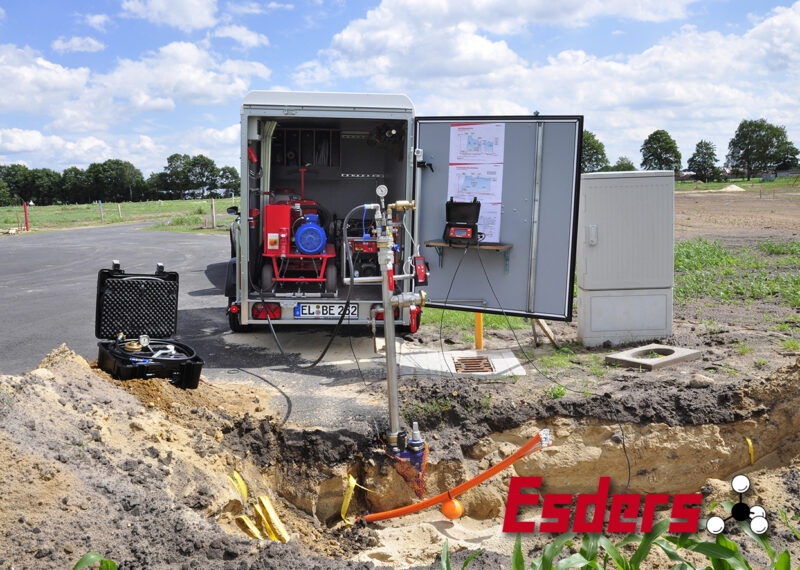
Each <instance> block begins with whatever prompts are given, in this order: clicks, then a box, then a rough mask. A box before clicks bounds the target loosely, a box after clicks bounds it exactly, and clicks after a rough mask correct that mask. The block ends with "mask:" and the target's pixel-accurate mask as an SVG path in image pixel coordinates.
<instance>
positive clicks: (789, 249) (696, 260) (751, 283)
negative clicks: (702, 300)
mask: <svg viewBox="0 0 800 570" xmlns="http://www.w3.org/2000/svg"><path fill="white" fill-rule="evenodd" d="M697 297H713V298H716V299H718V300H720V301H726V302H735V301H739V302H748V301H752V300H756V299H765V298H768V297H774V298H776V299H778V300H779V302H780V303H781V304H785V305H788V306H790V307H800V241H784V242H774V241H765V242H761V243H759V244H758V246H757V247H756V248H755V249H749V248H738V249H729V248H726V247H725V246H723V245H722V244H720V243H719V242H716V241H708V240H705V239H703V238H697V239H693V240H690V241H681V242H677V243H676V244H675V299H676V300H677V301H679V302H682V301H687V300H689V299H692V298H697Z"/></svg>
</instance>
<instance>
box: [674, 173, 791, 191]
mask: <svg viewBox="0 0 800 570" xmlns="http://www.w3.org/2000/svg"><path fill="white" fill-rule="evenodd" d="M794 179H795V177H794V176H788V177H786V178H776V179H775V180H773V181H772V182H761V178H760V177H757V176H754V177H753V178H751V179H750V180H749V181H748V180H747V179H746V178H731V179H729V180H725V181H722V182H706V183H703V182H698V181H697V180H676V181H675V190H676V191H686V190H689V191H691V190H719V189H721V188H725V187H726V186H730V185H731V184H736V186H738V187H739V188H742V189H744V190H749V191H753V192H758V190H759V189H760V188H763V189H764V190H765V191H766V190H769V191H772V189H773V188H776V189H781V190H791V189H793V188H797V186H794V185H793V182H794Z"/></svg>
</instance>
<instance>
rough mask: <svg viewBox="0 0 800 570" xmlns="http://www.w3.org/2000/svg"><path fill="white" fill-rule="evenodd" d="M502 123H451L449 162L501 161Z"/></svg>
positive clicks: (503, 148) (503, 139) (504, 129)
mask: <svg viewBox="0 0 800 570" xmlns="http://www.w3.org/2000/svg"><path fill="white" fill-rule="evenodd" d="M505 135H506V125H505V124H504V123H452V124H451V125H450V164H478V163H495V164H497V163H502V162H503V154H504V152H505Z"/></svg>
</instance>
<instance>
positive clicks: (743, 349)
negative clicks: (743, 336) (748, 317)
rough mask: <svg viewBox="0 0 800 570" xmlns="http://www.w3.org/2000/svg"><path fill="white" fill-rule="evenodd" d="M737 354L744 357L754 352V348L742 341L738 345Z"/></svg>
mask: <svg viewBox="0 0 800 570" xmlns="http://www.w3.org/2000/svg"><path fill="white" fill-rule="evenodd" d="M736 352H737V353H739V354H741V355H742V356H745V355H747V354H750V353H751V352H753V349H752V347H750V346H748V345H747V343H746V342H744V341H743V340H742V341H739V342H737V343H736Z"/></svg>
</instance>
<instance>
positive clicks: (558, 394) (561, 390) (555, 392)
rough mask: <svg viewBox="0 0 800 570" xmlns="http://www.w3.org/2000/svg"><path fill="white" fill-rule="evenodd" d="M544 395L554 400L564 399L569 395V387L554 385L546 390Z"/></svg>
mask: <svg viewBox="0 0 800 570" xmlns="http://www.w3.org/2000/svg"><path fill="white" fill-rule="evenodd" d="M544 393H545V394H546V395H547V396H548V397H549V398H551V399H553V400H558V399H559V398H563V397H564V395H565V394H566V393H567V387H566V386H564V385H563V384H553V385H551V386H548V387H547V388H545V389H544Z"/></svg>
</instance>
